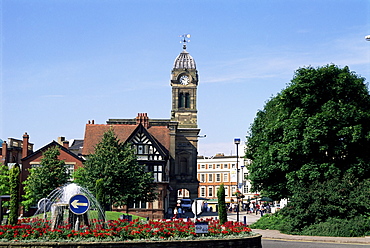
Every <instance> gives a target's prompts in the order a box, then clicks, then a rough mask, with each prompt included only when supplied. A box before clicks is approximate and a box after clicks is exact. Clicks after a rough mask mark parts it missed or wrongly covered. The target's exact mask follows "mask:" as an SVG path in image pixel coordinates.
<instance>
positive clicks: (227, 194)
mask: <svg viewBox="0 0 370 248" xmlns="http://www.w3.org/2000/svg"><path fill="white" fill-rule="evenodd" d="M225 196H229V186H225Z"/></svg>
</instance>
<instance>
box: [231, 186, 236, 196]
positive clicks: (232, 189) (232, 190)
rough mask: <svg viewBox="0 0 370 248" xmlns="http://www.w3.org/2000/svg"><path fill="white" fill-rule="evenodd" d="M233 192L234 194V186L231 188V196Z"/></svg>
mask: <svg viewBox="0 0 370 248" xmlns="http://www.w3.org/2000/svg"><path fill="white" fill-rule="evenodd" d="M234 192H236V186H232V187H231V194H233V193H234Z"/></svg>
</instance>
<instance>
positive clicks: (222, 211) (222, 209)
mask: <svg viewBox="0 0 370 248" xmlns="http://www.w3.org/2000/svg"><path fill="white" fill-rule="evenodd" d="M217 198H218V218H219V219H220V223H221V224H224V223H225V222H227V209H226V202H225V187H224V184H223V183H222V184H221V185H220V188H219V189H218V191H217Z"/></svg>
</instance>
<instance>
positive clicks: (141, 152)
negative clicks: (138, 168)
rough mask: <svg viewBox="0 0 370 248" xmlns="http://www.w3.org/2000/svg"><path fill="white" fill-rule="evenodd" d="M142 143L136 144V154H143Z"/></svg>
mask: <svg viewBox="0 0 370 248" xmlns="http://www.w3.org/2000/svg"><path fill="white" fill-rule="evenodd" d="M143 149H144V148H143V145H138V146H137V154H143V153H144V151H143Z"/></svg>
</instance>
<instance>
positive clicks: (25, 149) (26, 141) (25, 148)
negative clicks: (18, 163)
mask: <svg viewBox="0 0 370 248" xmlns="http://www.w3.org/2000/svg"><path fill="white" fill-rule="evenodd" d="M29 139H30V136H29V135H28V134H27V132H25V133H24V134H23V144H22V158H25V157H27V156H28V144H29Z"/></svg>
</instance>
